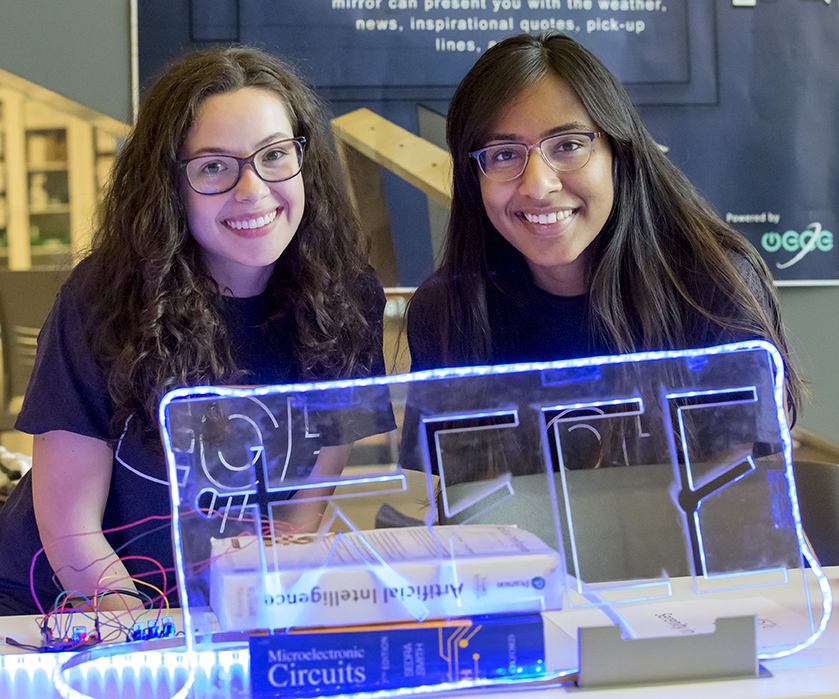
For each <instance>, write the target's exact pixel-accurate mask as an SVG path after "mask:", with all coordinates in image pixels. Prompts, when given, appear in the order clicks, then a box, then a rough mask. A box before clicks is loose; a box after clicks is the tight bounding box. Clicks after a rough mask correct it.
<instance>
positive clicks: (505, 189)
mask: <svg viewBox="0 0 839 699" xmlns="http://www.w3.org/2000/svg"><path fill="white" fill-rule="evenodd" d="M596 131H600V128H599V127H598V125H597V124H595V123H594V121H593V120H592V118H591V117H590V116H589V114H588V112H587V111H586V109H585V108H584V107H583V105H582V104H581V103H580V101H579V99H577V97H576V95H575V94H574V93H573V92H572V91H571V89H570V88H569V87H568V85H567V84H566V83H565V82H564V81H563V80H561V79H560V78H558V77H556V76H555V75H549V76H547V77H545V78H543V79H542V80H541V81H539V82H538V83H536V84H535V85H534V86H533V87H531V88H529V89H527V90H525V91H524V92H523V93H522V95H521V96H520V97H519V99H518V100H517V101H515V102H513V103H512V104H511V105H510V106H509V107H508V108H507V109H505V110H503V111H502V112H501V113H500V115H499V117H498V120H497V122H496V123H495V124H494V125H493V129H492V132H491V135H490V139H489V140H488V141H487V142H486V143H484V144H482V145H483V146H490V145H493V144H495V143H505V142H506V143H511V142H515V143H524V144H527V145H532V144H534V143H539V142H540V141H541V140H542V139H543V138H546V137H548V136H554V135H558V134H562V133H569V132H596ZM480 182H481V196H482V198H483V202H484V208H485V209H486V212H487V216H489V220H490V221H491V222H492V225H493V226H495V228H496V230H497V231H498V232H499V233H500V234H501V235H502V236H503V237H504V238H505V239H506V240H507V241H508V242H509V243H510V244H511V245H513V247H515V248H516V249H517V250H518V251H519V252H520V253H521V254H522V255H523V256H524V258H525V260H526V261H527V265H528V267H529V268H530V271H531V273H532V274H533V280H534V281H535V283H536V285H537V286H539V287H540V288H542V289H544V290H545V291H548V292H550V293H552V294H556V295H558V296H577V295H580V294H583V293H585V291H586V264H587V260H586V254H587V250H588V247H589V245H590V243H591V242H592V241H593V240H594V239H595V238H596V237H597V235H598V233H600V230H601V229H602V228H603V225H604V224H605V223H606V220H607V219H608V218H609V213H610V212H611V210H612V201H613V199H614V187H613V184H612V152H611V148H610V147H609V142H608V139H607V137H606V136H605V135H603V136H600V137H598V138H596V139H595V140H594V142H593V143H592V153H591V159H590V160H589V162H588V163H587V164H586V165H585V166H583V167H582V168H580V169H579V170H572V171H568V172H556V171H555V170H553V169H552V168H551V167H550V166H549V165H548V164H547V163H546V162H545V160H544V158H542V156H541V155H540V154H539V152H538V149H536V148H534V149H532V150H531V152H530V160H529V162H528V163H527V167H526V168H525V171H524V172H523V173H522V174H521V176H520V177H518V178H516V179H514V180H511V181H509V182H496V181H493V180H490V179H488V178H487V177H486V176H485V175H483V173H481V174H480Z"/></svg>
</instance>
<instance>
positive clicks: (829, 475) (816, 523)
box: [792, 461, 839, 566]
mask: <svg viewBox="0 0 839 699" xmlns="http://www.w3.org/2000/svg"><path fill="white" fill-rule="evenodd" d="M792 467H793V470H794V471H795V487H796V490H797V492H798V507H799V509H800V510H801V524H802V526H803V527H804V532H805V533H806V534H807V538H808V539H809V540H810V544H811V545H812V547H813V551H814V552H815V554H816V557H817V558H818V559H819V562H820V563H821V564H822V565H829V566H832V565H839V464H831V463H822V462H818V461H793V464H792Z"/></svg>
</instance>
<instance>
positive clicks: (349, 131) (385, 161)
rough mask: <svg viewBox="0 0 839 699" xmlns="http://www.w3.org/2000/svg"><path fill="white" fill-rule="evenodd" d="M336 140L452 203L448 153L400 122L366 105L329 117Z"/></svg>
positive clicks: (435, 197) (445, 203) (437, 199)
mask: <svg viewBox="0 0 839 699" xmlns="http://www.w3.org/2000/svg"><path fill="white" fill-rule="evenodd" d="M332 125H333V128H334V130H335V135H336V137H337V138H338V140H339V141H342V142H343V143H345V144H346V145H348V146H350V147H352V148H355V149H356V150H357V151H359V152H360V153H361V154H362V155H364V156H366V157H367V158H369V159H370V160H372V161H373V162H374V163H377V164H379V165H381V166H382V167H385V168H387V169H388V170H390V171H391V172H393V173H395V174H396V175H398V176H399V177H401V178H402V179H403V180H405V181H406V182H408V183H409V184H411V185H413V186H414V187H416V188H417V189H419V190H420V191H422V192H424V193H425V194H426V195H427V196H428V198H429V199H431V200H433V201H435V202H437V203H438V204H442V205H443V206H446V207H448V206H450V205H451V176H452V165H451V157H450V156H449V154H448V152H446V151H445V150H443V149H442V148H439V147H438V146H435V145H434V144H433V143H430V142H428V141H426V140H425V139H423V138H420V137H419V136H415V135H414V134H412V133H411V132H410V131H406V130H405V129H403V128H402V127H401V126H397V125H396V124H394V123H392V122H390V121H388V120H387V119H385V118H383V117H381V116H379V115H378V114H376V113H375V112H371V111H370V110H369V109H357V110H355V111H354V112H349V113H348V114H344V115H343V116H340V117H337V118H335V119H333V120H332Z"/></svg>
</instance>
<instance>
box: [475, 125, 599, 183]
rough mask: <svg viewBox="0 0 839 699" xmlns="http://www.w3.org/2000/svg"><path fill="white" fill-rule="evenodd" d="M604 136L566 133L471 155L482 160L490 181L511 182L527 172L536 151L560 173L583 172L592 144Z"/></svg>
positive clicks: (477, 151)
mask: <svg viewBox="0 0 839 699" xmlns="http://www.w3.org/2000/svg"><path fill="white" fill-rule="evenodd" d="M602 135H603V133H602V132H601V131H594V132H586V133H563V134H559V135H558V136H548V137H547V138H543V139H542V140H541V141H539V143H534V144H532V145H530V146H528V145H527V144H525V143H496V144H493V145H491V146H487V147H486V148H479V149H478V150H476V151H472V152H471V153H470V154H469V155H470V156H471V157H473V158H475V160H477V161H478V166H479V167H480V168H481V172H483V173H484V175H486V176H487V177H488V178H489V179H491V180H495V181H496V182H508V181H510V180H514V179H516V178H517V177H519V176H520V175H521V174H522V173H523V172H524V169H525V168H526V167H527V163H528V161H529V160H530V152H531V151H532V150H533V149H534V148H537V149H538V150H539V153H541V155H542V159H543V160H544V161H545V162H546V163H547V164H548V165H550V166H551V167H552V168H553V169H554V170H556V171H557V172H569V171H570V170H579V169H580V168H581V167H583V166H585V165H586V164H587V163H588V161H589V160H590V159H591V147H592V142H593V141H594V139H595V138H597V137H598V136H602Z"/></svg>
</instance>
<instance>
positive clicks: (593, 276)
mask: <svg viewBox="0 0 839 699" xmlns="http://www.w3.org/2000/svg"><path fill="white" fill-rule="evenodd" d="M446 129H447V133H446V136H447V141H448V145H449V149H450V151H451V156H452V160H453V168H454V183H453V184H454V188H453V195H452V207H451V218H450V221H449V228H448V236H447V241H446V247H445V252H444V257H443V260H442V264H441V265H440V268H439V269H438V270H437V271H436V272H435V273H434V274H433V275H432V276H431V277H430V278H429V279H428V280H427V281H426V282H424V283H423V284H422V285H421V286H420V288H419V289H418V291H417V292H416V294H415V295H414V297H413V299H412V301H411V303H410V305H409V308H408V321H407V327H408V342H409V346H410V351H411V357H412V362H413V369H414V370H418V369H426V368H432V367H441V366H461V365H470V364H489V363H498V364H500V363H510V362H525V361H550V360H556V359H569V358H574V357H587V356H588V357H590V356H598V355H605V354H613V353H625V352H634V351H645V350H668V349H682V348H694V347H706V346H712V345H717V344H722V343H725V342H733V341H737V340H743V339H751V338H760V339H766V340H769V341H771V342H773V343H774V344H775V345H776V346H777V347H778V349H779V350H780V351H781V353H782V354H783V355H784V357H785V358H788V356H789V351H788V348H787V343H786V340H785V337H784V328H783V326H782V324H781V319H780V314H779V307H778V299H777V293H776V291H775V286H774V284H773V282H772V279H771V276H770V273H769V270H768V269H767V267H766V264H765V263H764V262H763V261H762V259H761V258H760V257H759V255H758V254H757V252H756V251H755V250H754V248H753V247H752V246H751V245H750V244H749V243H748V242H747V241H746V240H745V238H743V237H742V236H741V235H740V234H739V233H738V232H737V231H735V230H733V229H732V228H731V227H730V226H728V225H727V224H726V223H725V222H724V221H722V220H721V219H720V217H719V216H718V215H717V214H716V213H715V212H714V211H713V210H712V209H711V207H710V206H709V205H708V204H707V203H706V202H705V201H704V200H703V199H702V197H701V196H700V195H699V194H698V193H697V192H696V190H695V189H694V187H693V186H692V185H691V184H690V182H689V181H688V180H687V178H686V177H685V175H684V174H683V173H682V172H681V171H679V169H678V168H677V167H676V166H675V165H674V164H673V163H672V162H671V161H670V160H669V159H668V158H667V156H666V155H665V154H664V153H663V152H662V150H661V149H660V148H659V147H658V146H657V145H656V143H655V141H654V140H653V139H652V137H651V136H650V134H649V132H648V131H647V130H646V128H645V127H644V125H643V124H642V122H641V119H640V117H639V115H638V113H637V111H636V110H635V108H634V107H633V105H632V103H631V101H630V99H629V97H628V95H627V94H626V92H625V90H624V89H623V87H622V86H621V85H620V83H619V82H618V81H617V80H616V79H615V77H614V76H613V75H612V74H611V73H610V72H609V70H608V69H607V68H606V67H605V66H604V65H603V63H602V62H601V61H600V60H598V59H597V58H596V57H595V56H593V55H592V54H591V53H590V52H589V51H587V50H586V49H585V48H584V47H582V46H581V45H580V44H578V43H577V42H575V41H574V40H573V39H571V38H570V37H567V36H564V35H562V34H556V33H548V34H545V35H542V36H539V37H534V36H530V35H527V34H524V35H520V36H515V37H510V38H508V39H506V40H504V41H502V42H500V43H499V44H497V45H495V46H494V47H492V48H491V49H489V50H488V51H487V52H486V53H484V54H483V55H482V56H481V57H480V58H479V59H478V61H477V62H476V63H475V65H474V66H473V67H472V69H471V70H470V71H469V73H468V74H467V75H466V77H465V78H464V79H463V80H462V81H461V83H460V85H459V86H458V88H457V90H456V92H455V95H454V97H453V99H452V101H451V104H450V108H449V113H448V116H447V121H446ZM786 370H787V371H786V387H787V399H788V401H789V406H790V408H791V410H792V412H793V415H794V411H795V409H796V408H797V407H798V405H799V401H800V398H801V390H802V389H801V381H800V379H799V377H798V376H797V374H796V373H795V371H794V369H793V367H791V366H789V365H788V366H787V367H786Z"/></svg>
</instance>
